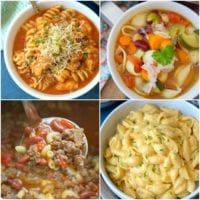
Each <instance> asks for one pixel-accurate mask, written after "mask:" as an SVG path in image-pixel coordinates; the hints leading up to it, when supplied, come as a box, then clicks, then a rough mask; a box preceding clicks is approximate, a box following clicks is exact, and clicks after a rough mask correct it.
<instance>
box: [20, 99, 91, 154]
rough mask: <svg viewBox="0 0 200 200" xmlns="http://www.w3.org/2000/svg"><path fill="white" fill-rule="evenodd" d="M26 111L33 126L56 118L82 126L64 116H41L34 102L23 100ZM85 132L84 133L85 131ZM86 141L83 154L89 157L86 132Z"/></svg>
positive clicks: (76, 126) (35, 126)
mask: <svg viewBox="0 0 200 200" xmlns="http://www.w3.org/2000/svg"><path fill="white" fill-rule="evenodd" d="M22 104H23V107H24V110H25V113H26V117H27V118H28V121H29V125H30V126H31V127H33V128H37V126H38V125H39V124H40V123H48V124H50V122H51V121H52V120H54V119H58V120H66V121H68V122H70V123H71V124H73V125H74V126H75V128H80V127H79V126H78V125H77V124H76V123H74V122H72V121H70V120H69V119H65V118H62V117H47V118H41V117H40V116H39V114H38V112H37V109H36V107H35V106H34V105H33V103H32V102H30V101H23V102H22ZM83 134H84V133H83ZM84 142H85V149H84V151H83V156H85V157H87V154H88V141H87V137H86V135H85V134H84Z"/></svg>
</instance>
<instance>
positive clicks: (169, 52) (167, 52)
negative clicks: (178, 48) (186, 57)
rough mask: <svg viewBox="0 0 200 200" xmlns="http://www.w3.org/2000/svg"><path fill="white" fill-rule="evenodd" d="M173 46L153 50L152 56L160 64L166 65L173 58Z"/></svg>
mask: <svg viewBox="0 0 200 200" xmlns="http://www.w3.org/2000/svg"><path fill="white" fill-rule="evenodd" d="M174 54H175V53H174V48H173V46H172V45H169V46H166V47H165V48H162V49H161V50H160V51H154V52H153V55H152V57H153V58H154V59H155V60H156V61H157V62H158V63H160V64H162V65H168V64H170V63H171V62H172V60H173V58H174Z"/></svg>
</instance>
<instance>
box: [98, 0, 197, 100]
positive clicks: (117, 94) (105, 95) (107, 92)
mask: <svg viewBox="0 0 200 200" xmlns="http://www.w3.org/2000/svg"><path fill="white" fill-rule="evenodd" d="M179 3H181V4H184V5H186V6H187V7H189V8H191V9H192V10H193V11H195V12H196V13H198V12H199V2H198V1H194V2H192V1H191V2H183V1H182V2H179ZM101 98H102V99H125V98H126V96H125V95H124V94H123V93H122V92H121V91H120V90H119V88H118V87H117V86H116V84H115V83H114V81H113V79H112V78H111V77H110V78H109V80H108V81H107V83H106V84H105V86H104V88H103V89H102V90H101Z"/></svg>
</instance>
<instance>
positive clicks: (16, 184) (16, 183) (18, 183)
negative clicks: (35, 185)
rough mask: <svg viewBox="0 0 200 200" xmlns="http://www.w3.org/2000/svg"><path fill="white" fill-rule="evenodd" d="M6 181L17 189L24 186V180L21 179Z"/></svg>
mask: <svg viewBox="0 0 200 200" xmlns="http://www.w3.org/2000/svg"><path fill="white" fill-rule="evenodd" d="M6 182H7V184H9V185H10V186H11V187H12V188H14V189H16V190H20V189H21V188H22V186H23V184H22V181H21V180H20V179H7V181H6Z"/></svg>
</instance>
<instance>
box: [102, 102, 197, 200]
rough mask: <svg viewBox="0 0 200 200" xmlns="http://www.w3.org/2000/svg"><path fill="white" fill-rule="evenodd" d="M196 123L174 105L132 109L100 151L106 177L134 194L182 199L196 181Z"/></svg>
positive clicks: (140, 196)
mask: <svg viewBox="0 0 200 200" xmlns="http://www.w3.org/2000/svg"><path fill="white" fill-rule="evenodd" d="M183 124H185V125H186V127H185V126H184V128H183V126H182V125H183ZM197 127H198V121H197V120H196V119H194V118H193V117H189V116H184V115H182V114H181V113H180V112H179V111H178V110H174V109H168V108H162V107H161V108H159V107H156V106H154V105H145V106H144V107H143V108H142V109H140V110H138V111H130V113H129V114H128V116H127V117H126V118H125V119H123V120H122V121H121V123H119V124H118V125H117V127H116V134H115V135H114V136H113V137H111V138H110V140H109V143H108V148H106V150H105V152H104V158H105V161H106V162H105V167H106V170H107V171H108V174H109V176H110V178H111V179H112V181H113V182H114V183H115V184H116V185H117V186H118V187H119V188H120V189H121V190H122V191H124V192H125V193H126V194H128V195H130V196H132V197H134V198H139V199H140V198H147V199H151V198H157V199H162V198H169V199H171V198H173V199H176V198H182V197H185V196H186V195H187V194H189V193H191V192H193V191H194V190H195V187H196V183H195V182H196V181H197V180H198V168H197V167H198V164H199V156H198V137H197V135H198V128H197Z"/></svg>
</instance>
